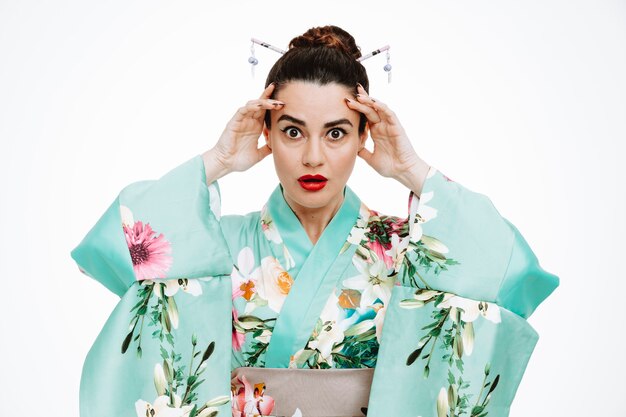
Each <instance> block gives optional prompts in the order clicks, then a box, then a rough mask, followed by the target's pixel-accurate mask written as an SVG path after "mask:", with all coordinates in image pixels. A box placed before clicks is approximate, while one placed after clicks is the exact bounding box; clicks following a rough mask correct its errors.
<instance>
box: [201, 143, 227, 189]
mask: <svg viewBox="0 0 626 417" xmlns="http://www.w3.org/2000/svg"><path fill="white" fill-rule="evenodd" d="M202 161H203V163H204V173H205V175H206V183H207V185H209V184H211V183H212V182H214V181H217V180H218V179H220V178H222V177H223V176H224V175H226V174H228V173H230V170H229V169H228V168H227V167H226V164H225V163H224V162H223V160H222V158H220V156H219V154H218V152H217V151H216V150H215V148H211V149H209V150H208V151H206V152H204V153H203V154H202Z"/></svg>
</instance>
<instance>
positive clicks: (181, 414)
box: [135, 395, 193, 417]
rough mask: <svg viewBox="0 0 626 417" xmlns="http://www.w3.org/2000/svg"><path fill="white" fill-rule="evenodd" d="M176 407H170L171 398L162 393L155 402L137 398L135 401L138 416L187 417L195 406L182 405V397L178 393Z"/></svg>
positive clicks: (175, 397)
mask: <svg viewBox="0 0 626 417" xmlns="http://www.w3.org/2000/svg"><path fill="white" fill-rule="evenodd" d="M174 399H175V401H174V403H175V404H174V407H170V405H169V403H170V398H169V397H168V396H167V395H160V396H158V397H157V398H156V400H154V402H153V403H149V402H147V401H144V400H137V402H136V403H135V411H136V412H137V417H145V416H150V417H185V416H188V415H189V413H190V412H191V409H192V408H193V406H190V405H184V406H182V407H181V406H180V402H181V399H180V397H179V396H178V395H175V396H174Z"/></svg>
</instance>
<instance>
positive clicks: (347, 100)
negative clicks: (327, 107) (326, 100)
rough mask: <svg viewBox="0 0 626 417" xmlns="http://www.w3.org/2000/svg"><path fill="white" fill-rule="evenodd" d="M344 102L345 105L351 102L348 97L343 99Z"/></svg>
mask: <svg viewBox="0 0 626 417" xmlns="http://www.w3.org/2000/svg"><path fill="white" fill-rule="evenodd" d="M344 100H346V103H352V100H350V99H349V98H348V97H346V98H344Z"/></svg>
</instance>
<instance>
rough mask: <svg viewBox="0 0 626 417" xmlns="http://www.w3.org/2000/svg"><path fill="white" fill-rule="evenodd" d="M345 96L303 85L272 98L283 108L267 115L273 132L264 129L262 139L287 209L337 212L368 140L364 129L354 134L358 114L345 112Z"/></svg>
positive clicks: (337, 89)
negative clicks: (332, 207)
mask: <svg viewBox="0 0 626 417" xmlns="http://www.w3.org/2000/svg"><path fill="white" fill-rule="evenodd" d="M345 97H352V92H351V91H350V90H349V89H348V88H347V87H345V86H343V85H339V84H336V83H332V84H326V85H319V84H316V83H312V82H304V81H292V82H289V83H287V84H285V85H283V86H281V88H280V90H279V91H278V93H277V94H276V96H275V99H276V100H280V101H282V102H284V103H285V105H284V106H283V108H282V109H280V110H271V120H272V122H271V126H272V128H271V129H269V130H268V129H267V127H265V128H264V130H263V134H264V135H265V138H266V140H267V144H268V146H269V147H270V148H271V149H272V155H273V159H274V165H275V167H276V173H277V175H278V179H279V180H280V183H281V184H282V186H283V194H284V196H285V199H286V200H287V202H288V203H289V204H290V205H291V206H292V208H293V204H294V203H295V204H296V205H299V206H300V207H302V208H322V207H325V206H328V205H329V204H330V205H332V206H334V208H338V206H339V205H340V204H341V202H342V201H343V188H344V186H345V185H346V182H347V181H348V178H349V177H350V174H351V173H352V169H353V168H354V162H355V160H356V157H357V153H358V152H359V150H360V149H361V148H362V147H363V145H364V143H365V140H366V139H367V129H365V131H364V132H363V133H362V134H361V135H359V131H358V127H359V117H360V113H358V112H357V111H355V110H352V109H350V108H348V106H347V104H346V102H345ZM307 175H308V176H321V177H318V178H310V177H309V178H307V177H306V176H307ZM324 179H325V180H324Z"/></svg>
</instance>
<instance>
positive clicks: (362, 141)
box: [359, 122, 369, 151]
mask: <svg viewBox="0 0 626 417" xmlns="http://www.w3.org/2000/svg"><path fill="white" fill-rule="evenodd" d="M368 136H369V122H368V123H365V128H364V129H363V133H361V134H359V151H361V149H363V148H365V142H367V137H368Z"/></svg>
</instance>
